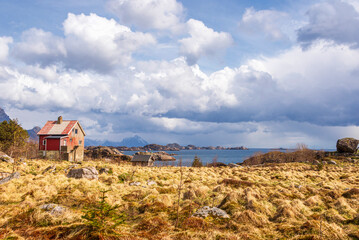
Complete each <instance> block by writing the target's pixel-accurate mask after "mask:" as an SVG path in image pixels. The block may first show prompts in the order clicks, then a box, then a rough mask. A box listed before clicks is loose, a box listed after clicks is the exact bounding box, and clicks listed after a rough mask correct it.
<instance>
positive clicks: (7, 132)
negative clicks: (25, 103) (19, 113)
mask: <svg viewBox="0 0 359 240" xmlns="http://www.w3.org/2000/svg"><path fill="white" fill-rule="evenodd" d="M28 138H29V134H28V133H27V131H26V130H24V129H23V128H22V127H21V125H20V124H19V123H18V120H17V119H13V120H10V121H3V122H2V123H0V144H1V150H2V151H4V152H7V153H8V154H9V155H10V157H12V155H13V154H14V153H17V154H20V153H21V151H22V150H23V147H24V146H25V144H26V141H27V140H28Z"/></svg>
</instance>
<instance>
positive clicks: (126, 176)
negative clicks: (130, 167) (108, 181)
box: [117, 173, 130, 183]
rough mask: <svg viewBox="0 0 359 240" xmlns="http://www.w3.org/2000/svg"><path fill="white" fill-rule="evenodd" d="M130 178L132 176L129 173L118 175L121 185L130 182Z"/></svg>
mask: <svg viewBox="0 0 359 240" xmlns="http://www.w3.org/2000/svg"><path fill="white" fill-rule="evenodd" d="M129 176H130V175H129V174H128V173H122V174H120V175H118V176H117V177H118V180H119V181H120V183H124V182H126V181H127V180H128V178H129Z"/></svg>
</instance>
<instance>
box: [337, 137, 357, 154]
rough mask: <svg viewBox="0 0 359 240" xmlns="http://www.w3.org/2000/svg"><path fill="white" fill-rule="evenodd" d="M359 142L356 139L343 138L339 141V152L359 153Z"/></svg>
mask: <svg viewBox="0 0 359 240" xmlns="http://www.w3.org/2000/svg"><path fill="white" fill-rule="evenodd" d="M358 144H359V140H357V139H355V138H342V139H339V140H338V141H337V152H339V153H355V152H356V151H357V148H358Z"/></svg>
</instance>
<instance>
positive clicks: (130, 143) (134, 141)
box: [85, 135, 148, 147]
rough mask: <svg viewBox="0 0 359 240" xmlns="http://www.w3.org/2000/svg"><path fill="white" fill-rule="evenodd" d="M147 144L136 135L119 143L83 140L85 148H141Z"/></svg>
mask: <svg viewBox="0 0 359 240" xmlns="http://www.w3.org/2000/svg"><path fill="white" fill-rule="evenodd" d="M147 144H148V142H146V140H144V139H143V138H141V137H140V136H138V135H135V136H133V137H129V138H124V139H123V140H122V141H121V142H112V141H100V140H93V139H85V145H86V146H112V147H118V146H125V147H143V146H145V145H147Z"/></svg>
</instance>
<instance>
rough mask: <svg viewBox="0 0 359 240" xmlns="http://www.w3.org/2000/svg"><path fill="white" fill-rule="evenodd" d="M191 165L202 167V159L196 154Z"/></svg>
mask: <svg viewBox="0 0 359 240" xmlns="http://www.w3.org/2000/svg"><path fill="white" fill-rule="evenodd" d="M192 167H203V163H202V160H201V159H200V158H199V157H198V156H197V155H196V156H195V157H194V160H193V162H192Z"/></svg>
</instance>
